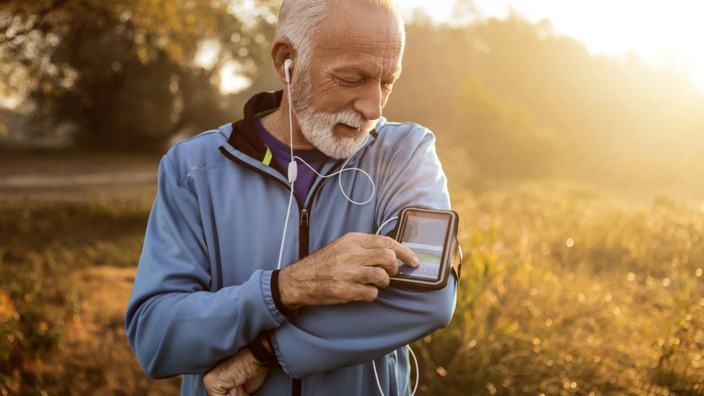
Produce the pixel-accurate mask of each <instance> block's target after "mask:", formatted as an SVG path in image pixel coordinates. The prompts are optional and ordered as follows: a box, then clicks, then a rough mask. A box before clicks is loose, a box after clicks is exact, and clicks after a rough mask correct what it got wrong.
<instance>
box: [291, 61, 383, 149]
mask: <svg viewBox="0 0 704 396" xmlns="http://www.w3.org/2000/svg"><path fill="white" fill-rule="evenodd" d="M298 76H299V78H297V79H295V80H294V81H293V82H292V83H291V86H292V87H291V86H289V89H291V99H292V102H293V103H290V104H289V105H290V106H291V108H292V109H293V110H294V113H295V114H296V118H297V119H298V125H300V127H301V132H302V133H303V136H304V137H305V138H306V139H307V140H308V141H309V142H310V143H311V144H312V145H313V146H315V148H317V149H318V150H320V151H321V152H322V153H323V154H325V155H327V156H329V157H332V158H335V159H343V158H349V157H351V156H352V155H353V154H354V153H355V152H357V150H359V148H360V147H362V145H363V144H364V142H365V141H366V139H367V136H368V135H369V132H370V131H371V130H372V129H373V128H374V126H375V125H376V123H377V121H378V120H367V119H365V118H364V117H363V116H362V115H361V114H359V113H358V112H356V111H354V110H344V111H341V112H339V113H332V114H331V113H324V112H320V111H316V110H315V109H313V106H312V102H313V95H312V89H311V84H310V76H309V72H308V70H300V69H299V70H298ZM292 88H293V89H292ZM337 124H345V125H348V126H350V127H352V128H358V129H360V130H361V131H362V133H360V134H359V136H355V137H344V136H342V137H341V136H335V134H334V133H333V128H334V127H335V125H337Z"/></svg>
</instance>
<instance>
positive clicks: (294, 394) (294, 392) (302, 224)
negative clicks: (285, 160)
mask: <svg viewBox="0 0 704 396" xmlns="http://www.w3.org/2000/svg"><path fill="white" fill-rule="evenodd" d="M220 152H222V153H223V155H225V157H227V158H228V159H230V160H231V161H232V162H235V163H238V164H240V165H243V166H245V167H246V168H249V169H251V170H253V171H255V172H257V173H259V174H261V175H263V176H265V177H268V178H270V179H274V180H276V181H278V182H279V183H281V184H282V185H284V186H286V187H288V188H291V187H290V186H289V185H287V184H286V183H284V182H283V181H281V180H280V179H278V178H276V177H274V176H272V175H270V174H268V173H266V172H263V171H261V170H259V169H257V168H255V167H254V166H252V165H250V164H248V163H246V162H244V161H242V160H240V159H239V158H237V157H235V156H234V155H232V154H230V153H229V152H228V151H227V150H226V149H225V148H224V147H222V146H221V147H220ZM342 162H343V161H342V160H339V161H337V162H336V163H335V165H333V166H332V168H330V170H329V171H328V172H327V174H328V175H329V174H331V173H333V172H334V171H335V170H336V169H337V168H339V167H340V165H342ZM323 182H325V180H321V181H320V182H319V183H318V185H317V186H316V188H315V190H313V194H312V195H311V197H310V203H309V204H308V207H307V208H305V207H303V205H302V204H301V201H300V200H299V199H298V197H296V203H297V204H298V210H299V211H300V213H301V217H300V219H299V220H300V221H299V233H298V239H299V244H298V259H299V260H300V259H303V258H304V257H306V256H308V254H309V249H310V246H309V244H310V241H309V240H310V238H309V234H310V208H311V207H312V206H313V201H314V200H315V196H316V195H317V193H318V191H319V190H320V187H321V186H322V185H323ZM302 390H303V381H302V380H300V379H298V378H292V383H291V396H301V395H302V392H303V391H302Z"/></svg>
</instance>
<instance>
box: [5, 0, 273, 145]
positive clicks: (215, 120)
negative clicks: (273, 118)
mask: <svg viewBox="0 0 704 396" xmlns="http://www.w3.org/2000/svg"><path fill="white" fill-rule="evenodd" d="M243 5H244V6H243ZM275 6H276V1H275V0H259V1H258V2H256V5H255V6H252V5H251V4H250V3H249V2H244V1H238V2H231V1H225V0H214V1H212V0H177V1H168V0H116V1H112V2H103V1H98V0H40V1H35V2H26V1H15V0H9V1H6V2H5V3H4V4H3V5H2V8H0V56H1V57H2V58H3V59H7V60H9V59H12V60H14V62H2V65H3V66H2V68H0V76H2V81H3V83H4V84H0V85H2V89H4V90H5V92H6V93H7V92H8V91H9V92H10V93H12V94H14V95H23V96H27V97H29V98H31V100H32V103H33V104H34V105H35V107H34V113H35V114H37V115H43V116H46V117H48V118H50V119H51V120H53V121H55V122H62V121H70V122H72V123H73V124H75V125H77V126H78V127H79V128H78V130H79V132H78V135H77V136H76V137H77V139H78V142H79V143H80V144H83V145H85V146H88V147H91V148H98V149H129V150H134V149H153V148H156V147H159V146H160V145H162V144H163V143H164V141H165V140H166V139H168V138H169V137H170V136H171V135H172V134H173V133H174V132H175V131H176V130H177V129H179V128H182V127H185V126H190V127H192V128H194V130H196V129H197V130H201V129H204V128H207V127H212V126H213V125H216V124H217V125H219V123H224V122H226V121H227V120H229V119H230V118H231V116H228V115H226V114H225V113H224V111H223V109H222V108H221V106H220V105H219V102H220V101H219V97H220V93H219V91H218V88H217V87H218V83H219V75H218V71H219V70H220V68H221V67H222V66H223V65H224V64H225V63H226V62H237V63H238V64H239V65H241V67H240V68H239V70H238V71H239V73H241V74H242V75H244V76H248V77H251V79H252V80H256V78H257V76H259V75H260V74H262V73H261V72H260V71H259V70H258V67H257V65H259V64H263V59H265V57H266V54H268V46H269V45H268V41H267V40H268V39H269V38H270V37H271V35H270V34H267V33H268V32H269V31H271V30H272V29H273V25H272V18H271V15H273V12H274V7H275ZM240 14H241V15H240ZM243 21H245V22H246V23H245V22H243ZM204 58H207V59H206V60H205V61H204V60H203V59H204ZM205 124H207V125H205Z"/></svg>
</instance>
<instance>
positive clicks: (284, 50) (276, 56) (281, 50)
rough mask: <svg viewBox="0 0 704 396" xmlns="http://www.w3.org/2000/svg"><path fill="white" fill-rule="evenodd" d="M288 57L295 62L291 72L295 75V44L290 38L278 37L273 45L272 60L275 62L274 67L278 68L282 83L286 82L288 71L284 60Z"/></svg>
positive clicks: (277, 73)
mask: <svg viewBox="0 0 704 396" xmlns="http://www.w3.org/2000/svg"><path fill="white" fill-rule="evenodd" d="M286 59H291V60H293V61H294V64H293V65H291V68H290V70H289V73H290V74H291V75H292V76H293V69H294V67H295V61H296V51H294V49H293V45H291V42H290V41H288V39H285V38H281V39H276V41H274V44H273V45H272V46H271V60H272V61H273V62H274V69H275V70H276V75H277V76H278V77H279V80H281V82H282V83H284V84H285V83H286V72H285V71H284V62H286Z"/></svg>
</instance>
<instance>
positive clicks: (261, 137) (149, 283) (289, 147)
mask: <svg viewBox="0 0 704 396" xmlns="http://www.w3.org/2000/svg"><path fill="white" fill-rule="evenodd" d="M404 37H405V36H404V28H403V22H402V19H401V17H400V14H399V10H398V9H397V5H396V4H395V3H394V2H393V1H389V0H284V1H283V4H282V6H281V10H280V14H279V26H278V30H277V36H276V39H275V41H274V44H273V46H272V50H271V56H272V60H273V63H274V65H275V67H276V70H277V71H278V74H279V77H280V79H281V81H282V83H284V90H283V91H280V92H275V93H274V92H272V93H262V94H259V95H256V96H255V97H253V98H252V99H251V100H250V101H249V102H248V103H247V105H246V107H245V114H244V119H243V120H240V121H238V122H235V123H233V124H231V125H226V126H222V127H220V128H219V129H218V130H213V131H209V132H205V133H203V134H201V135H198V136H196V137H194V138H192V139H190V140H188V141H186V142H182V143H180V144H177V145H176V146H174V147H173V148H171V150H169V152H168V153H167V154H166V155H165V156H164V158H163V159H162V161H161V164H160V168H159V192H158V195H157V197H156V200H155V203H154V207H153V209H152V213H151V216H150V218H149V224H148V227H147V231H146V236H145V240H144V249H143V252H142V257H141V259H140V262H139V269H138V271H137V277H136V279H135V283H134V289H133V292H132V296H131V299H130V302H129V306H128V309H127V315H126V330H127V335H128V338H129V341H130V344H131V346H132V348H133V350H134V352H135V354H136V356H137V358H138V360H139V362H140V364H141V365H142V367H143V368H144V370H145V372H147V373H148V374H149V375H150V376H152V377H156V378H163V377H169V376H175V375H183V380H182V394H183V395H205V394H206V388H207V391H208V392H210V393H211V394H212V395H216V394H217V395H225V394H231V395H236V394H249V393H255V394H257V395H276V396H280V395H335V394H336V395H374V394H381V392H383V394H384V395H396V394H401V395H407V394H410V387H411V386H410V370H409V356H408V352H407V349H406V348H405V346H406V345H407V344H408V343H411V342H413V341H415V340H418V339H420V338H422V337H424V336H426V335H428V334H430V333H432V332H433V331H435V330H436V329H438V328H441V327H444V326H446V325H447V323H448V322H449V320H450V318H451V316H452V313H453V311H454V307H455V296H456V288H457V282H456V279H455V278H451V281H450V282H449V284H448V286H447V287H445V288H444V289H441V290H437V291H413V290H408V289H402V288H395V287H388V285H389V281H390V277H391V276H393V275H394V274H396V272H397V271H398V261H397V259H400V260H402V261H403V262H405V263H406V264H407V265H409V266H416V265H417V264H418V261H417V258H416V257H415V255H414V253H413V252H412V251H411V250H410V249H408V248H407V247H405V246H404V245H401V244H399V243H397V242H396V241H394V240H393V239H392V238H389V237H387V236H383V234H389V233H390V231H391V230H392V229H393V222H389V221H388V220H391V219H393V218H394V216H397V215H398V213H399V211H400V210H401V209H402V208H403V207H406V206H420V207H427V208H435V209H449V205H450V201H449V196H448V192H447V186H446V179H445V176H444V174H443V172H442V169H441V166H440V163H439V161H438V158H437V155H436V153H435V145H434V136H433V135H432V133H431V132H430V131H428V130H427V129H425V128H422V127H420V126H418V125H416V124H410V123H406V124H398V123H391V122H387V121H386V120H385V119H384V118H383V117H381V112H382V108H383V107H384V105H385V104H386V101H387V99H388V97H389V94H390V93H391V88H392V86H393V84H394V82H395V81H396V79H397V78H398V77H399V74H400V73H401V56H402V53H403V47H404ZM294 157H295V161H292V158H294ZM313 170H315V171H313ZM296 173H297V174H296ZM294 193H295V194H294ZM377 232H380V233H381V234H382V235H375V234H376V233H377ZM377 377H378V379H377Z"/></svg>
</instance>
